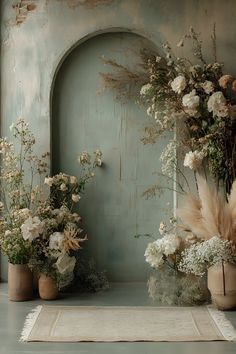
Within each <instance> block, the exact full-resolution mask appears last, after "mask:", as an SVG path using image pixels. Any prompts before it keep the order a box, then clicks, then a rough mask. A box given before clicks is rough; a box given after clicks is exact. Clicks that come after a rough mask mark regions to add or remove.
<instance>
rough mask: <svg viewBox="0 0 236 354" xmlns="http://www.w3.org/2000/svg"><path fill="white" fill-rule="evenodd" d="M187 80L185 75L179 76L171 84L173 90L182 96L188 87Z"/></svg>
mask: <svg viewBox="0 0 236 354" xmlns="http://www.w3.org/2000/svg"><path fill="white" fill-rule="evenodd" d="M186 84H187V83H186V79H185V77H184V76H183V75H179V76H177V77H176V78H175V79H174V80H173V81H172V82H171V84H170V86H171V88H172V90H173V91H174V92H176V93H178V94H180V93H181V92H182V91H183V90H184V89H185V87H186Z"/></svg>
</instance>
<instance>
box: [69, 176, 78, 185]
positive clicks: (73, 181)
mask: <svg viewBox="0 0 236 354" xmlns="http://www.w3.org/2000/svg"><path fill="white" fill-rule="evenodd" d="M77 182H78V179H77V177H75V176H70V183H71V184H76V183H77Z"/></svg>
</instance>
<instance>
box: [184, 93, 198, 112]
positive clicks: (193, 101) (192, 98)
mask: <svg viewBox="0 0 236 354" xmlns="http://www.w3.org/2000/svg"><path fill="white" fill-rule="evenodd" d="M199 100H200V98H199V96H198V95H196V90H192V91H191V92H190V93H188V94H187V95H184V96H183V98H182V103H183V106H184V107H187V108H189V109H191V110H196V108H197V107H198V106H199Z"/></svg>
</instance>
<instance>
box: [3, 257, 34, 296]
mask: <svg viewBox="0 0 236 354" xmlns="http://www.w3.org/2000/svg"><path fill="white" fill-rule="evenodd" d="M32 296H33V276H32V272H31V271H30V269H29V267H28V265H27V264H12V263H9V264H8V298H9V300H11V301H27V300H31V299H32Z"/></svg>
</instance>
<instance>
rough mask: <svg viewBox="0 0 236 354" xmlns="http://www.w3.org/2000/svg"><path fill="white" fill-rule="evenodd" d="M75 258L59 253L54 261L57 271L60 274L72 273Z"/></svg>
mask: <svg viewBox="0 0 236 354" xmlns="http://www.w3.org/2000/svg"><path fill="white" fill-rule="evenodd" d="M75 263H76V258H75V257H70V256H69V255H68V254H67V253H63V254H62V255H60V256H59V257H58V259H57V262H56V267H57V269H58V272H59V273H60V274H62V275H65V274H70V273H73V270H74V268H75Z"/></svg>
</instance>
